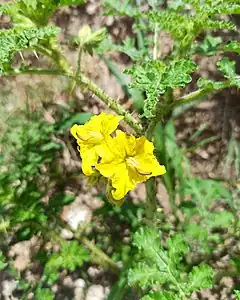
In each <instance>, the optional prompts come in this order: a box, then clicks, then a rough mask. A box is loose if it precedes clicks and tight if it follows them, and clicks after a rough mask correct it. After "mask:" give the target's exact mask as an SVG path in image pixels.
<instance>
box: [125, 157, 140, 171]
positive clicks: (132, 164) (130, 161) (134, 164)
mask: <svg viewBox="0 0 240 300" xmlns="http://www.w3.org/2000/svg"><path fill="white" fill-rule="evenodd" d="M126 161H127V165H128V166H129V167H132V168H137V166H138V162H137V161H136V159H135V158H134V157H132V156H130V157H128V158H127V159H126Z"/></svg>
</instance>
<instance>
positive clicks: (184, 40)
mask: <svg viewBox="0 0 240 300" xmlns="http://www.w3.org/2000/svg"><path fill="white" fill-rule="evenodd" d="M234 2H235V3H234ZM186 5H188V6H186ZM239 8H240V5H239V3H238V2H237V1H232V2H231V3H230V2H229V3H225V2H223V1H221V0H220V1H219V0H213V1H204V2H201V1H187V0H186V1H185V0H184V1H177V2H175V1H172V5H171V4H170V8H169V9H168V10H167V11H163V10H162V11H159V10H156V11H154V10H153V11H151V12H150V13H149V18H150V20H151V22H152V23H153V24H158V26H159V28H161V29H162V30H164V31H167V32H169V33H170V34H171V35H172V37H173V38H174V39H175V41H176V42H177V47H178V48H179V50H180V51H181V53H183V52H182V51H183V49H184V53H185V55H186V54H187V52H186V51H188V50H190V48H191V43H192V42H193V41H194V39H195V38H196V37H197V36H198V35H199V34H200V33H202V32H204V31H206V30H207V29H210V30H216V29H228V30H236V26H235V25H234V24H233V23H232V22H229V21H222V20H217V19H216V17H217V16H218V15H219V14H234V13H235V14H238V13H239V12H240V10H239Z"/></svg>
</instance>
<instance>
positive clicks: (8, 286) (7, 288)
mask: <svg viewBox="0 0 240 300" xmlns="http://www.w3.org/2000/svg"><path fill="white" fill-rule="evenodd" d="M16 287H17V281H15V280H4V281H3V282H2V295H3V296H5V299H12V300H14V299H17V298H15V297H14V298H13V296H12V293H13V292H14V290H15V289H16Z"/></svg>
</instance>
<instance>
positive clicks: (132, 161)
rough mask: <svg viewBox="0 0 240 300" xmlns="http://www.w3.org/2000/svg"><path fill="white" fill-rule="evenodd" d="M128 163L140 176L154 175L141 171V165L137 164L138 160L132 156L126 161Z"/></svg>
mask: <svg viewBox="0 0 240 300" xmlns="http://www.w3.org/2000/svg"><path fill="white" fill-rule="evenodd" d="M126 161H127V165H128V166H129V167H131V168H133V169H134V170H135V171H136V172H137V173H138V174H140V175H151V174H152V172H149V171H145V170H142V169H140V166H139V163H138V162H137V160H136V159H135V158H134V157H132V156H130V157H128V158H127V159H126Z"/></svg>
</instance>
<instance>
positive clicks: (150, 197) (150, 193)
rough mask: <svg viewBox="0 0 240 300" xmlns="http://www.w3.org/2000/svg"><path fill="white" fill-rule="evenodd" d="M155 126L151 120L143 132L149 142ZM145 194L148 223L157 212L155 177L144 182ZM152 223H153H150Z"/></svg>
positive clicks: (153, 120) (154, 119)
mask: <svg viewBox="0 0 240 300" xmlns="http://www.w3.org/2000/svg"><path fill="white" fill-rule="evenodd" d="M156 125H157V118H153V119H152V120H151V121H150V123H149V125H148V128H147V130H146V132H145V136H146V138H147V139H148V140H149V141H151V140H152V138H153V134H154V130H155V128H156ZM146 193H147V202H146V205H147V211H146V214H147V218H148V220H149V221H151V222H152V221H153V219H154V215H155V212H156V210H157V198H156V196H157V187H156V178H155V177H151V178H150V179H148V181H147V182H146ZM152 223H153V222H152Z"/></svg>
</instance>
